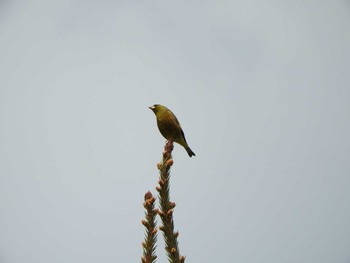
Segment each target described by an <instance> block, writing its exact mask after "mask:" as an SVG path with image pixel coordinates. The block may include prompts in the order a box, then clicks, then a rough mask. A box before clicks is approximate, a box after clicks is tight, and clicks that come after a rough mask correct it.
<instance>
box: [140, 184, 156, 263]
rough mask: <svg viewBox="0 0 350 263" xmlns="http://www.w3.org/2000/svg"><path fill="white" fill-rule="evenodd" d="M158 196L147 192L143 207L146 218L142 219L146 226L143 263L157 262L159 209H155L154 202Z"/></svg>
mask: <svg viewBox="0 0 350 263" xmlns="http://www.w3.org/2000/svg"><path fill="white" fill-rule="evenodd" d="M155 200H156V198H155V197H154V196H153V195H152V193H151V192H150V191H148V192H147V193H146V194H145V202H144V203H143V207H144V208H145V209H146V211H145V215H146V216H145V219H143V220H142V224H143V225H144V226H145V228H146V233H145V241H144V242H142V247H143V256H142V258H141V262H142V263H153V262H156V258H157V256H156V254H155V250H156V242H157V228H156V223H157V222H156V215H157V211H156V210H155V209H154V202H155Z"/></svg>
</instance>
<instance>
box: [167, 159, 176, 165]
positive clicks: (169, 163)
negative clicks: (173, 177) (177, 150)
mask: <svg viewBox="0 0 350 263" xmlns="http://www.w3.org/2000/svg"><path fill="white" fill-rule="evenodd" d="M173 163H174V161H173V159H169V160H167V161H166V163H165V165H166V166H172V165H173Z"/></svg>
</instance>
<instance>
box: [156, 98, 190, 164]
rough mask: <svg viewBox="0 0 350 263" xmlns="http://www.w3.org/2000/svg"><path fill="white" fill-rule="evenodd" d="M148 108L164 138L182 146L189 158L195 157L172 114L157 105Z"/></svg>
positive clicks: (165, 108)
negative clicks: (152, 113) (154, 116)
mask: <svg viewBox="0 0 350 263" xmlns="http://www.w3.org/2000/svg"><path fill="white" fill-rule="evenodd" d="M149 108H150V109H151V110H152V111H153V112H154V114H155V115H156V118H157V125H158V129H159V131H160V133H161V134H162V135H163V136H164V138H165V139H167V140H170V141H174V142H177V143H178V144H180V145H182V146H183V147H184V148H185V149H186V151H187V153H188V155H189V156H190V157H192V156H195V154H194V152H192V150H191V149H190V147H189V146H188V144H187V142H186V138H185V134H184V132H183V131H182V129H181V125H180V123H179V121H178V120H177V118H176V116H175V115H174V113H172V112H171V110H169V109H168V108H167V107H165V106H162V105H159V104H155V105H153V106H151V107H149Z"/></svg>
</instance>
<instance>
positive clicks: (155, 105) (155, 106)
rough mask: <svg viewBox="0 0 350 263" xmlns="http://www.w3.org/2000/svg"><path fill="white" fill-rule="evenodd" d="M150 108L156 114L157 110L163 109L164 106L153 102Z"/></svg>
mask: <svg viewBox="0 0 350 263" xmlns="http://www.w3.org/2000/svg"><path fill="white" fill-rule="evenodd" d="M148 108H150V109H151V110H152V111H153V112H154V113H155V114H157V112H159V111H160V110H162V109H164V106H162V105H160V104H154V105H153V106H151V107H148Z"/></svg>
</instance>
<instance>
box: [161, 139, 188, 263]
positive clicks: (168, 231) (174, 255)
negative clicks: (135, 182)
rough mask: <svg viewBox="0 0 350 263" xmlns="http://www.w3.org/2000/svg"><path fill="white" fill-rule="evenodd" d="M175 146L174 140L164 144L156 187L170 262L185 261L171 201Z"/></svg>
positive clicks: (173, 204) (162, 228) (181, 262)
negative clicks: (180, 248) (171, 175)
mask: <svg viewBox="0 0 350 263" xmlns="http://www.w3.org/2000/svg"><path fill="white" fill-rule="evenodd" d="M173 148H174V145H173V142H172V141H167V142H166V144H165V146H164V152H163V159H162V162H161V163H159V164H158V165H157V167H158V169H159V181H158V183H159V186H157V187H156V189H157V191H158V192H159V203H160V209H158V211H157V212H158V214H159V216H160V218H161V220H162V225H161V226H160V227H159V229H160V230H161V231H163V236H164V240H165V250H166V253H167V256H168V259H169V262H170V263H183V262H185V257H184V256H180V251H179V246H178V242H177V237H178V236H179V232H176V233H175V232H174V220H173V212H174V208H175V203H173V202H171V201H170V168H171V166H172V165H173V159H172V155H171V152H172V150H173Z"/></svg>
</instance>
